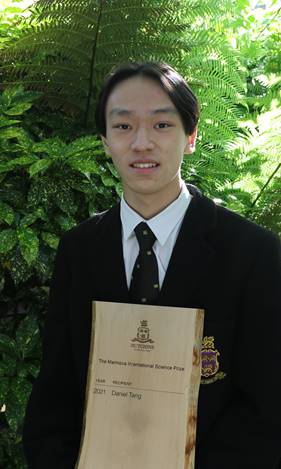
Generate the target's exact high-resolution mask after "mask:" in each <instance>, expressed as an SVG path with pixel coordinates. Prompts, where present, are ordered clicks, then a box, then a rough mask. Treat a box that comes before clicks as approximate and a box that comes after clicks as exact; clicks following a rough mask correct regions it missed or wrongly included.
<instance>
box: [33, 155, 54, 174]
mask: <svg viewBox="0 0 281 469" xmlns="http://www.w3.org/2000/svg"><path fill="white" fill-rule="evenodd" d="M51 164H52V161H51V160H45V159H44V160H43V159H42V160H39V161H36V163H34V164H33V165H32V166H30V168H29V174H30V177H33V176H35V174H38V173H39V172H40V171H45V170H46V169H48V168H49V167H50V166H51Z"/></svg>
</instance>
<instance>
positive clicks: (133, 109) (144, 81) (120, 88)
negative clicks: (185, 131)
mask: <svg viewBox="0 0 281 469" xmlns="http://www.w3.org/2000/svg"><path fill="white" fill-rule="evenodd" d="M161 109H165V110H166V111H165V112H167V111H169V112H172V113H176V114H177V110H176V108H175V106H174V104H173V102H172V101H171V99H170V97H169V95H168V94H167V93H166V92H165V91H164V90H163V88H161V86H160V84H159V83H157V82H156V81H154V80H153V79H150V78H146V77H132V78H128V79H126V80H123V81H122V82H120V83H118V84H117V85H116V86H115V87H114V88H113V90H112V91H111V93H110V95H109V97H108V100H107V104H106V115H107V117H112V116H114V115H115V114H117V115H118V114H119V115H120V113H121V114H122V111H124V112H126V111H129V113H132V114H134V113H137V112H142V113H153V112H154V111H155V110H158V111H159V110H161Z"/></svg>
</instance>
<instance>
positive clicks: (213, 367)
mask: <svg viewBox="0 0 281 469" xmlns="http://www.w3.org/2000/svg"><path fill="white" fill-rule="evenodd" d="M219 356H220V352H219V351H218V350H217V349H216V347H215V338H214V337H213V336H208V337H204V339H203V342H202V350H201V384H211V383H215V382H216V381H218V380H220V379H224V378H225V377H226V373H224V372H223V371H219V369H220V362H219Z"/></svg>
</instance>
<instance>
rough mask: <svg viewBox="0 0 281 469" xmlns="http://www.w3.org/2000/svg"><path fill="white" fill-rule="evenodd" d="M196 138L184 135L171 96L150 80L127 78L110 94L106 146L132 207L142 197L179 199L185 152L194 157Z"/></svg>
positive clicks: (126, 197) (164, 199)
mask: <svg viewBox="0 0 281 469" xmlns="http://www.w3.org/2000/svg"><path fill="white" fill-rule="evenodd" d="M195 137H196V132H194V134H193V135H191V136H187V135H186V134H185V131H184V128H183V124H182V122H181V119H180V115H179V113H178V111H177V109H176V108H175V106H174V104H173V103H172V101H171V100H170V98H169V96H168V95H167V94H166V93H165V92H164V91H163V89H162V88H161V87H160V86H159V85H158V83H156V82H154V81H153V80H150V79H149V78H143V77H133V78H129V79H127V80H124V81H122V82H121V83H119V84H118V85H116V87H115V88H114V89H113V91H112V92H111V94H110V95H109V98H108V102H107V106H106V138H103V142H104V144H105V148H106V151H107V153H108V154H109V155H110V156H111V157H112V160H113V163H114V165H115V167H116V169H117V170H118V172H119V174H120V177H121V179H122V183H123V188H124V196H125V199H126V201H127V202H128V203H129V204H130V203H132V202H133V201H134V200H135V199H136V197H139V196H141V197H142V198H143V197H149V196H153V197H154V198H155V196H156V197H157V199H158V200H161V199H163V201H166V200H167V204H169V203H170V202H171V201H172V200H174V199H175V198H176V197H177V196H178V194H179V192H180V185H181V178H180V166H181V162H182V158H183V154H184V153H191V151H192V150H191V148H190V145H189V144H191V145H193V144H194V141H195ZM169 199H170V200H169ZM132 205H133V204H132Z"/></svg>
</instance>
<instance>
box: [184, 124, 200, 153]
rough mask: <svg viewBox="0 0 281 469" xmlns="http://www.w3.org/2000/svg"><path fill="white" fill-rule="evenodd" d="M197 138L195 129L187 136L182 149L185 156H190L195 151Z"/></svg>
mask: <svg viewBox="0 0 281 469" xmlns="http://www.w3.org/2000/svg"><path fill="white" fill-rule="evenodd" d="M196 138H197V127H196V128H195V129H194V131H193V132H192V134H190V135H188V136H187V141H186V145H185V148H184V153H185V154H187V155H191V154H192V153H194V151H195V144H196Z"/></svg>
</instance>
